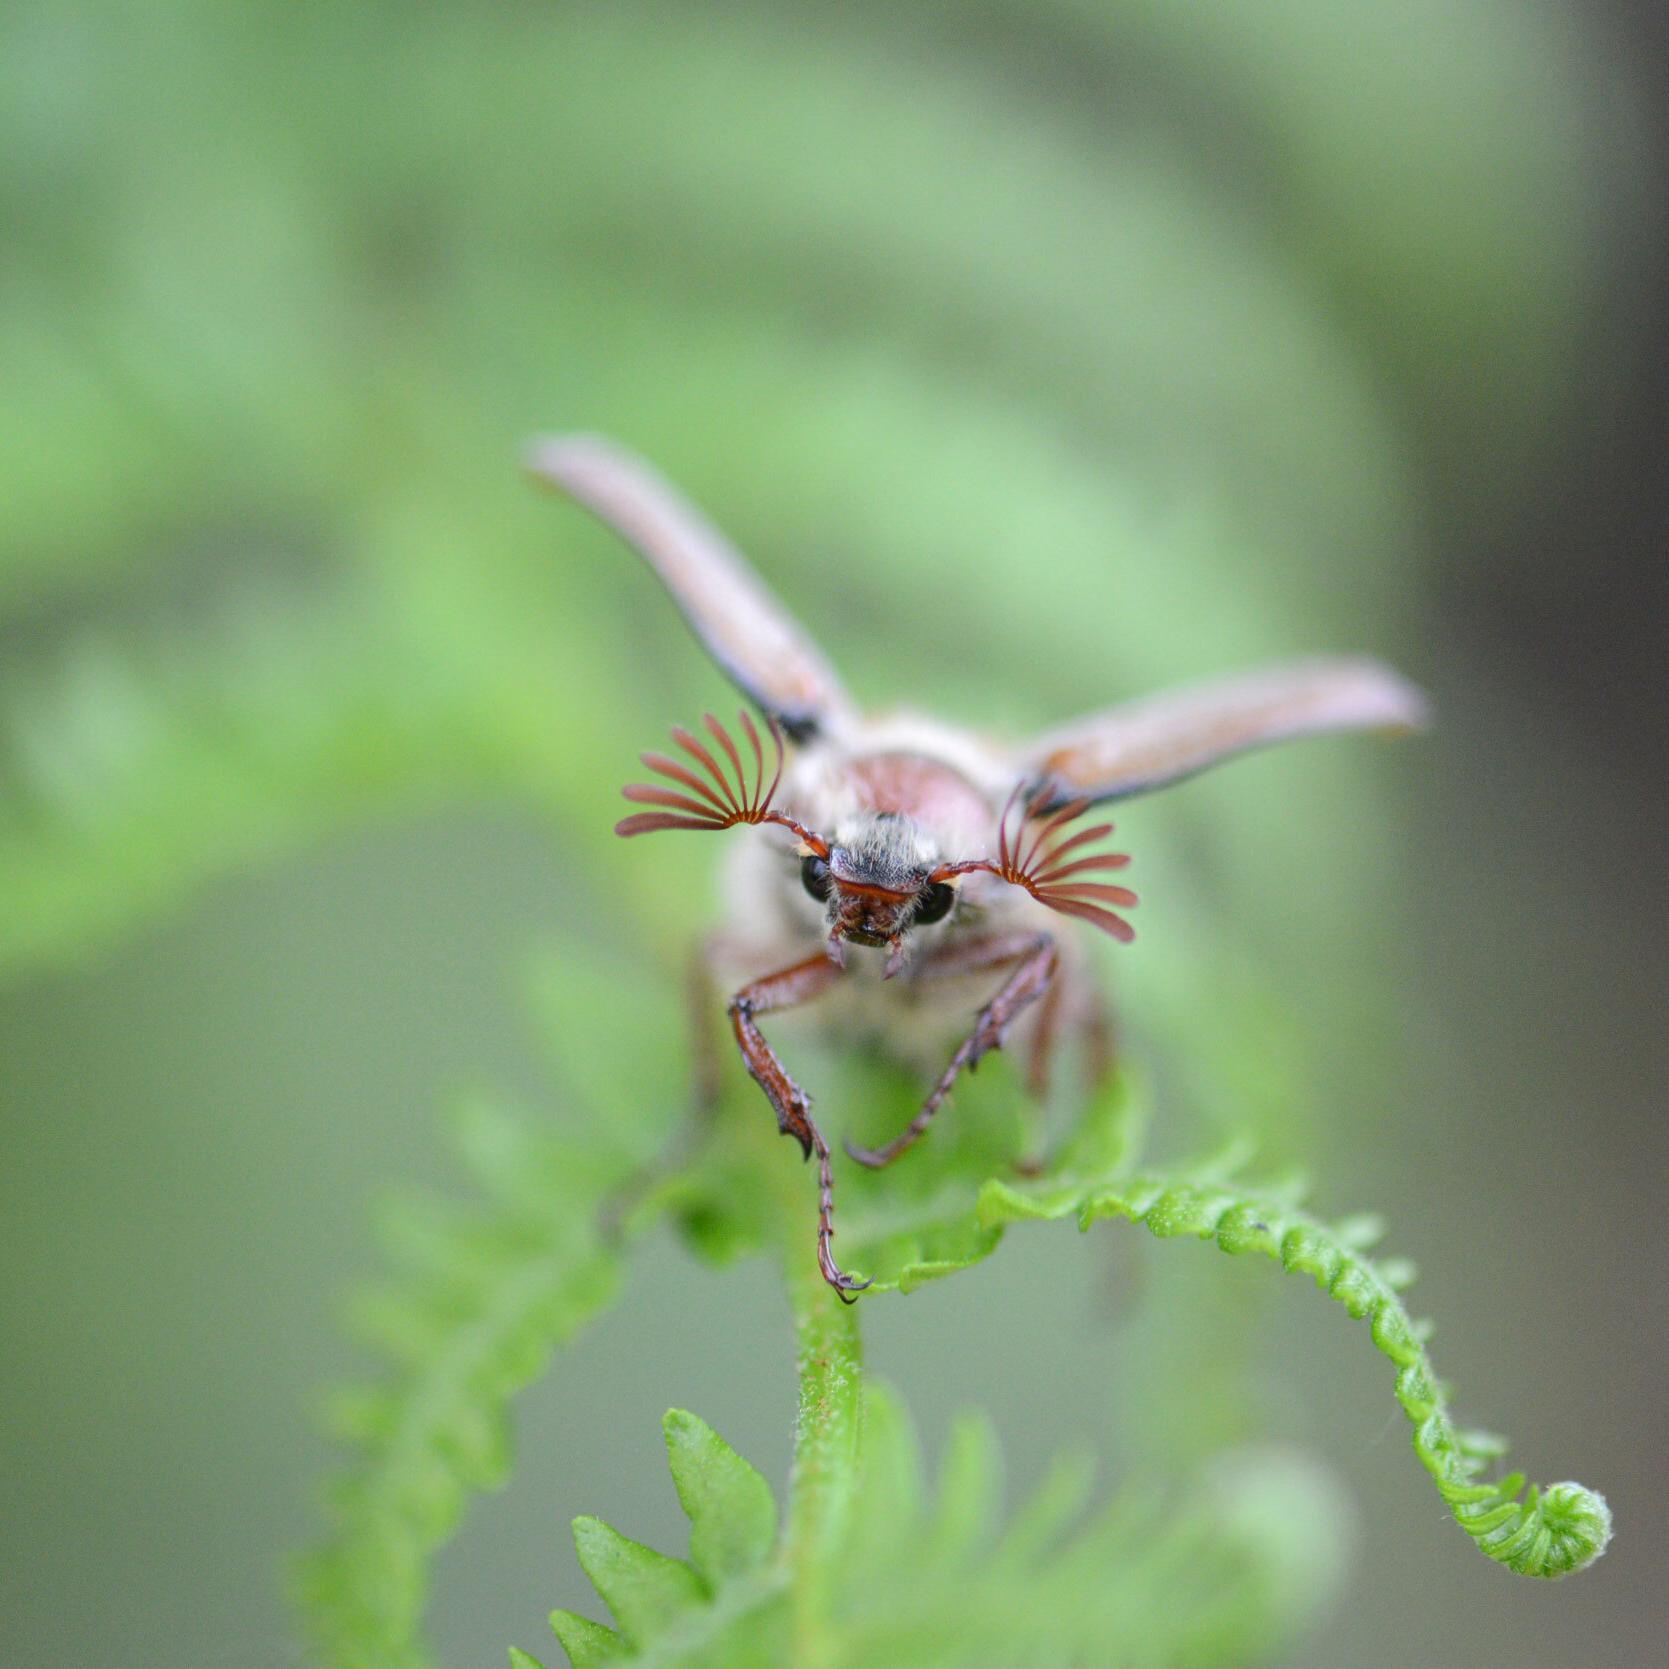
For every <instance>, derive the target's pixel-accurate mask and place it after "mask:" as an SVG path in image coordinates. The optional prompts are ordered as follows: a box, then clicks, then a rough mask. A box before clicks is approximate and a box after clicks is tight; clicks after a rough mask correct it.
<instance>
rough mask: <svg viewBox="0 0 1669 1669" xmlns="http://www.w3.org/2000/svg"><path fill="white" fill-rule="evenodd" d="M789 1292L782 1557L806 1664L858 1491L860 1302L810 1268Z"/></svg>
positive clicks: (799, 1660) (821, 1640)
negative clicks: (790, 1416)
mask: <svg viewBox="0 0 1669 1669" xmlns="http://www.w3.org/2000/svg"><path fill="white" fill-rule="evenodd" d="M808 1262H809V1260H808ZM788 1297H789V1303H790V1304H791V1306H792V1307H793V1311H794V1330H795V1335H796V1340H797V1345H798V1360H797V1364H796V1367H797V1372H798V1374H799V1380H800V1406H799V1412H798V1416H797V1418H796V1421H795V1425H794V1465H793V1471H792V1474H791V1476H790V1480H789V1503H788V1533H787V1536H786V1537H785V1539H784V1544H783V1549H784V1553H783V1556H784V1558H785V1560H786V1562H787V1566H788V1575H789V1581H790V1583H791V1585H792V1589H793V1594H794V1656H793V1661H794V1663H795V1664H796V1665H797V1666H800V1669H805V1666H810V1665H814V1664H816V1663H819V1662H820V1661H821V1660H822V1652H823V1648H824V1646H825V1644H826V1642H827V1641H828V1640H829V1639H830V1630H829V1628H828V1626H827V1625H828V1600H829V1593H830V1589H831V1585H832V1580H833V1577H834V1572H835V1567H836V1563H837V1561H838V1558H839V1554H840V1548H841V1544H842V1541H843V1539H844V1536H845V1530H846V1521H847V1516H848V1512H849V1509H850V1507H851V1503H852V1496H853V1494H854V1492H855V1491H856V1488H857V1477H858V1439H859V1431H860V1423H861V1419H862V1408H863V1348H862V1343H861V1341H860V1338H859V1334H858V1312H857V1306H856V1305H848V1304H843V1303H841V1301H840V1300H839V1299H838V1298H837V1297H836V1296H835V1293H834V1290H833V1288H831V1287H830V1286H829V1284H828V1283H827V1282H826V1281H825V1280H824V1279H823V1277H822V1276H821V1275H820V1274H819V1273H818V1272H817V1269H816V1267H815V1265H810V1266H809V1267H803V1268H802V1267H795V1268H793V1269H792V1271H791V1273H790V1276H789V1287H788Z"/></svg>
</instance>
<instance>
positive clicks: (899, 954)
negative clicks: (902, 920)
mask: <svg viewBox="0 0 1669 1669" xmlns="http://www.w3.org/2000/svg"><path fill="white" fill-rule="evenodd" d="M887 951H888V956H887V965H886V967H885V968H883V969H882V970H881V978H882V979H891V978H892V976H893V975H894V974H896V973H897V972H898V971H899V970H900V969H901V968H902V967H903V966H904V939H903V936H902V935H901V934H898V933H895V934H893V936H892V937H891V938H890V939H888V940H887Z"/></svg>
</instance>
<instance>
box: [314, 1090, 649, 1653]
mask: <svg viewBox="0 0 1669 1669" xmlns="http://www.w3.org/2000/svg"><path fill="white" fill-rule="evenodd" d="M464 1145H465V1149H466V1153H467V1155H468V1157H469V1158H470V1160H471V1163H472V1169H473V1170H474V1172H475V1175H476V1178H477V1180H478V1182H479V1183H480V1185H481V1187H482V1189H483V1190H484V1192H485V1194H486V1196H487V1198H486V1201H485V1203H484V1204H483V1205H481V1206H480V1207H478V1208H477V1209H475V1210H473V1211H468V1212H463V1211H460V1212H448V1211H444V1210H441V1209H437V1208H436V1207H434V1206H432V1205H429V1204H420V1205H413V1206H407V1207H405V1208H404V1209H402V1210H401V1211H399V1212H398V1213H397V1214H396V1215H395V1217H394V1218H393V1220H392V1221H391V1223H390V1224H389V1225H388V1234H387V1238H388V1240H389V1241H390V1249H391V1251H392V1253H393V1255H394V1256H395V1258H396V1259H397V1260H398V1262H399V1263H400V1264H401V1265H402V1266H403V1269H404V1273H403V1274H402V1275H401V1277H400V1278H399V1279H398V1280H396V1281H395V1282H394V1283H393V1284H391V1285H389V1286H387V1287H385V1288H383V1289H382V1290H380V1291H378V1292H376V1293H374V1294H372V1295H370V1296H369V1297H368V1298H367V1299H366V1300H365V1301H364V1302H362V1304H361V1305H360V1306H359V1320H360V1323H361V1326H362V1328H363V1330H364V1331H366V1332H367V1333H369V1334H370V1335H371V1336H372V1337H373V1338H374V1339H375V1341H376V1343H377V1344H378V1345H379V1346H380V1348H381V1350H382V1352H383V1353H384V1355H385V1356H387V1357H389V1358H390V1359H391V1361H392V1369H391V1372H390V1373H389V1375H388V1377H387V1378H386V1379H385V1380H384V1381H382V1382H380V1383H377V1384H374V1385H370V1386H365V1387H358V1388H354V1389H352V1390H349V1391H346V1392H343V1393H341V1394H339V1395H338V1397H337V1398H336V1399H335V1403H334V1413H335V1424H336V1427H337V1430H338V1433H339V1435H340V1436H341V1437H342V1438H343V1439H344V1440H346V1441H348V1442H350V1443H352V1444H354V1445H355V1446H356V1447H357V1448H358V1451H359V1454H358V1458H357V1460H356V1462H355V1463H354V1465H353V1468H352V1470H351V1471H349V1472H348V1473H347V1474H346V1476H344V1477H343V1478H342V1479H341V1480H340V1481H339V1483H338V1484H337V1485H336V1487H335V1489H334V1490H333V1491H332V1494H331V1500H330V1513H331V1517H332V1520H333V1526H332V1531H331V1534H330V1537H329V1539H328V1541H326V1542H325V1544H324V1545H323V1546H322V1547H320V1548H319V1549H318V1550H317V1551H316V1552H315V1553H314V1554H313V1555H312V1556H311V1557H310V1558H309V1559H308V1560H307V1561H306V1562H305V1564H304V1566H303V1568H302V1571H301V1574H300V1580H299V1584H298V1586H299V1591H300V1598H301V1601H302V1604H303V1606H304V1608H305V1610H306V1612H307V1614H308V1617H309V1621H310V1623H311V1626H312V1630H313V1633H314V1635H315V1637H316V1639H317V1641H318V1644H319V1647H320V1649H321V1653H322V1655H323V1657H324V1659H325V1661H327V1662H329V1663H331V1664H332V1665H340V1666H349V1669H361V1666H364V1669H373V1666H374V1669H406V1666H416V1665H420V1664H422V1663H424V1662H425V1661H426V1655H425V1653H424V1651H423V1648H422V1645H421V1641H420V1636H419V1625H420V1623H421V1618H422V1611H423V1604H424V1599H425V1594H426V1589H427V1582H428V1576H427V1566H428V1562H429V1559H430V1556H431V1555H432V1553H433V1552H434V1550H435V1549H436V1548H437V1547H438V1546H439V1545H440V1544H441V1543H442V1542H443V1541H444V1540H445V1539H446V1537H447V1536H448V1535H449V1534H450V1532H451V1531H452V1529H453V1528H454V1527H455V1525H456V1524H457V1522H458V1520H459V1519H460V1518H461V1517H462V1515H463V1512H464V1509H465V1507H466V1505H467V1503H468V1500H469V1497H470V1496H471V1494H473V1493H474V1492H476V1491H480V1490H487V1489H494V1488H497V1487H499V1486H500V1485H501V1484H503V1483H504V1481H505V1479H506V1477H507V1476H508V1472H509V1464H510V1438H509V1430H508V1425H507V1419H506V1410H507V1406H508V1404H509V1402H510V1399H511V1398H512V1397H513V1396H514V1395H515V1393H516V1392H517V1391H519V1390H520V1389H521V1388H522V1387H523V1386H524V1385H526V1384H528V1383H529V1382H530V1381H531V1380H532V1379H534V1378H535V1377H536V1376H537V1375H538V1374H539V1373H540V1372H541V1371H542V1370H543V1368H544V1366H545V1364H546V1362H547V1360H548V1358H549V1356H550V1353H551V1351H552V1349H553V1348H554V1347H555V1346H556V1345H558V1344H560V1343H562V1342H564V1341H565V1340H567V1339H568V1338H570V1337H572V1336H573V1334H574V1333H575V1332H576V1331H577V1330H578V1329H579V1328H580V1327H581V1326H582V1325H583V1324H584V1323H585V1322H586V1321H587V1320H588V1319H589V1318H590V1317H591V1316H592V1315H594V1314H595V1313H596V1312H597V1311H598V1310H600V1309H602V1308H603V1307H604V1306H605V1305H606V1304H607V1303H608V1302H609V1301H610V1300H611V1299H612V1298H613V1296H614V1294H615V1290H616V1287H617V1285H618V1282H619V1279H620V1266H619V1260H618V1258H617V1256H616V1255H615V1253H614V1252H613V1251H612V1250H611V1249H609V1248H606V1247H605V1246H604V1245H603V1244H602V1243H601V1241H600V1240H599V1238H598V1235H597V1230H596V1228H595V1226H594V1225H595V1223H596V1220H597V1215H598V1211H597V1206H598V1201H599V1199H600V1198H601V1197H602V1196H603V1194H604V1193H605V1191H606V1189H607V1188H608V1187H609V1186H610V1184H611V1183H612V1182H615V1181H617V1180H618V1175H619V1165H618V1161H615V1160H612V1159H609V1158H607V1157H606V1156H605V1157H602V1158H599V1157H598V1156H597V1155H596V1153H595V1152H594V1151H592V1150H591V1149H589V1148H582V1147H579V1146H576V1145H572V1144H564V1143H560V1142H557V1141H555V1140H554V1139H549V1138H540V1137H537V1136H534V1135H532V1134H530V1133H529V1132H528V1131H527V1130H525V1129H524V1128H523V1127H522V1126H521V1125H519V1124H518V1123H516V1122H515V1121H513V1120H511V1119H509V1118H507V1117H505V1116H504V1115H502V1114H498V1113H495V1112H492V1111H489V1110H486V1109H477V1110H475V1111H474V1112H473V1113H472V1114H471V1116H470V1118H469V1120H468V1122H467V1124H466V1127H465V1131H464Z"/></svg>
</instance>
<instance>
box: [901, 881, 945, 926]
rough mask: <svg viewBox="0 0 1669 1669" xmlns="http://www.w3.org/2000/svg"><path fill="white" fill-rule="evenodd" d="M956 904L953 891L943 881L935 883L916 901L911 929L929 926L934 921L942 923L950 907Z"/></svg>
mask: <svg viewBox="0 0 1669 1669" xmlns="http://www.w3.org/2000/svg"><path fill="white" fill-rule="evenodd" d="M955 902H956V893H955V891H954V890H953V889H952V888H951V887H949V886H947V885H946V884H945V882H943V881H935V882H934V883H933V885H932V886H930V887H928V888H926V889H925V890H924V891H923V892H922V893H921V895H920V896H919V897H918V898H917V899H916V913H915V915H914V916H913V917H912V918H911V923H910V925H911V926H912V927H922V926H926V925H930V924H931V923H933V922H936V921H943V920H944V919H945V917H946V916H948V915H949V914H950V907H951V905H952V904H954V903H955Z"/></svg>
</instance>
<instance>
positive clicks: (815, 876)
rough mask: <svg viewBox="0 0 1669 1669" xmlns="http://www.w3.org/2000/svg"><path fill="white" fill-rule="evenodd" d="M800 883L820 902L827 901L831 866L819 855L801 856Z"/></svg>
mask: <svg viewBox="0 0 1669 1669" xmlns="http://www.w3.org/2000/svg"><path fill="white" fill-rule="evenodd" d="M800 885H801V886H803V887H804V888H805V890H806V891H807V892H809V893H810V894H811V896H812V897H813V898H815V899H816V900H817V902H818V903H819V904H822V903H824V902H826V901H827V899H828V896H829V866H828V865H827V864H826V863H825V862H824V861H823V860H822V859H821V858H819V857H806V858H801V859H800Z"/></svg>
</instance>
